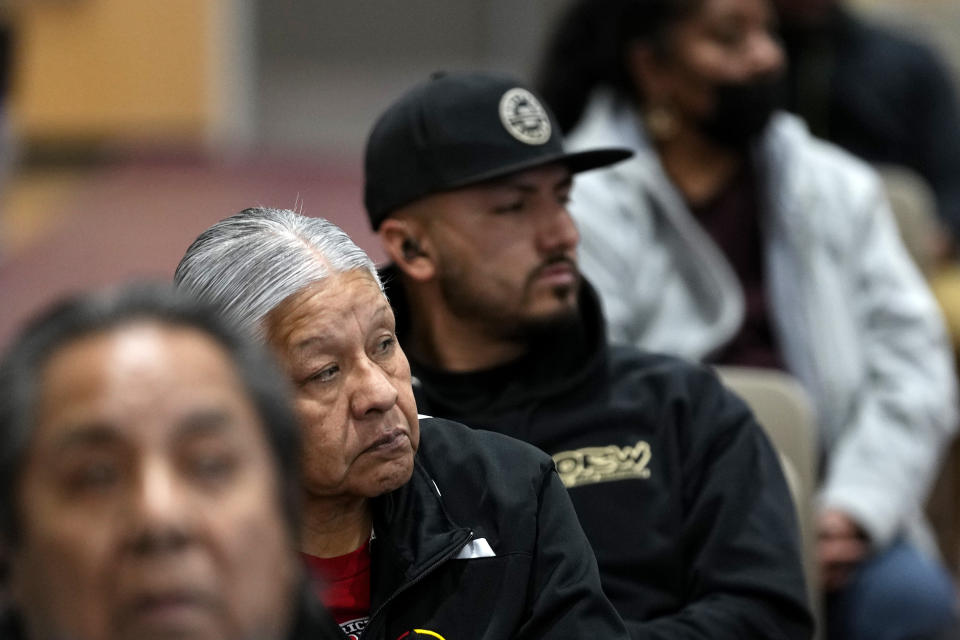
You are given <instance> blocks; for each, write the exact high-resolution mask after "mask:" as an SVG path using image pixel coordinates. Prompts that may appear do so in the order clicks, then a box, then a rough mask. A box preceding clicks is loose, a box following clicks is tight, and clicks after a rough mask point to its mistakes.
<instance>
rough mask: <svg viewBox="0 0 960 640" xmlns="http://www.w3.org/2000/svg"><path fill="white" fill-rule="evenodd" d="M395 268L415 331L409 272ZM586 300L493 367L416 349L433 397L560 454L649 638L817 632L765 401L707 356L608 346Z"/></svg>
mask: <svg viewBox="0 0 960 640" xmlns="http://www.w3.org/2000/svg"><path fill="white" fill-rule="evenodd" d="M385 275H386V277H385V281H386V282H387V283H388V295H389V297H390V299H391V301H392V303H393V305H394V309H395V311H396V313H397V323H398V324H397V326H398V335H399V338H400V342H401V344H403V343H404V339H405V337H406V335H405V334H406V331H407V330H408V327H409V317H408V310H407V308H406V302H405V298H404V296H403V291H402V285H400V284H399V282H398V280H397V278H395V277H393V278H392V277H390V276H391V274H385ZM391 285H392V286H391ZM581 309H582V311H583V312H582V313H581V316H582V322H581V323H580V324H579V325H577V326H576V327H568V328H566V329H563V330H560V331H558V333H556V334H555V335H552V336H546V337H544V339H543V341H542V342H540V343H537V344H532V345H531V351H530V353H529V354H528V355H527V356H525V357H524V358H522V359H521V360H520V361H517V362H513V363H510V364H507V365H504V366H501V367H497V368H495V369H493V370H488V371H480V372H475V373H467V374H450V373H446V372H439V371H436V370H433V369H431V368H429V367H427V366H424V365H423V364H422V363H417V362H416V360H415V359H413V358H411V366H412V367H413V373H414V376H415V378H416V381H415V387H414V388H415V391H416V393H417V402H418V407H419V410H420V411H422V412H425V413H431V414H433V415H438V416H444V417H449V418H451V419H456V420H458V421H461V422H465V423H467V424H470V425H471V426H476V427H482V428H484V429H491V430H496V431H499V432H501V433H504V434H507V435H510V436H513V437H516V438H520V439H522V440H526V441H527V442H530V443H532V444H534V445H536V446H538V447H540V448H541V449H543V450H544V451H546V452H548V453H550V454H551V455H553V457H554V459H555V460H556V463H557V468H558V470H559V472H560V475H561V478H562V479H563V481H564V483H565V484H566V485H567V488H568V489H569V490H570V496H571V498H572V500H573V504H574V507H575V508H576V510H577V513H578V515H579V517H580V522H581V524H582V526H583V529H584V531H585V532H586V534H587V537H588V538H589V540H590V542H591V543H592V545H593V548H594V550H595V552H596V556H597V560H598V563H599V567H600V575H601V579H602V581H603V586H604V590H605V592H606V594H607V596H608V597H609V598H610V600H611V601H612V602H613V604H614V606H615V607H616V608H617V610H618V611H619V612H620V614H621V616H622V617H623V618H624V620H625V621H626V623H627V627H628V629H629V630H630V633H631V636H632V637H633V638H671V639H681V638H711V639H713V640H719V639H726V638H730V639H731V640H732V639H734V638H737V639H740V638H751V639H756V638H777V639H780V638H783V639H787V638H790V639H800V638H809V637H810V636H811V635H812V629H813V622H812V619H811V616H810V614H809V610H808V606H807V599H806V595H805V587H804V578H803V570H802V565H801V559H800V557H801V556H800V551H799V534H798V529H797V523H796V514H795V512H794V507H793V504H792V501H791V498H790V493H789V490H788V488H787V485H786V483H785V481H784V478H783V475H782V472H781V469H780V466H779V462H778V460H777V457H776V454H775V452H774V451H773V449H772V448H771V446H770V444H769V442H768V440H767V438H766V436H765V435H764V434H763V432H762V430H761V428H760V427H759V425H758V424H757V423H756V421H755V420H754V419H753V417H752V414H751V413H750V411H749V410H748V409H747V407H746V406H745V405H744V403H743V402H742V401H741V400H740V399H739V398H737V397H736V396H735V395H733V394H732V393H730V392H729V391H727V390H726V389H725V388H724V387H723V385H722V384H721V383H720V382H719V381H718V379H717V377H716V376H715V375H714V373H713V372H712V371H711V370H709V369H707V368H705V367H702V366H699V365H694V364H688V363H685V362H683V361H680V360H678V359H675V358H672V357H667V356H660V355H653V354H648V353H643V352H640V351H638V350H636V349H634V348H632V347H608V346H607V344H606V338H605V334H604V331H603V328H602V327H603V319H602V316H601V314H600V310H599V304H598V302H597V299H596V296H595V294H594V293H593V291H592V289H590V288H589V287H588V286H585V287H584V292H583V295H582V296H581ZM409 355H410V354H409V353H408V356H409Z"/></svg>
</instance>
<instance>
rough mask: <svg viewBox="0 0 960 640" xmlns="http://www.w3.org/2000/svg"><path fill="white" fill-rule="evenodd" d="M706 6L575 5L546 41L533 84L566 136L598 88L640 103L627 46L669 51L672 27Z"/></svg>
mask: <svg viewBox="0 0 960 640" xmlns="http://www.w3.org/2000/svg"><path fill="white" fill-rule="evenodd" d="M702 1H703V0H574V2H573V3H572V4H571V5H570V6H569V7H568V8H567V10H566V12H565V13H564V14H562V15H561V17H560V20H559V21H558V22H557V26H556V28H555V29H554V31H553V34H552V36H551V37H550V38H549V40H548V42H547V47H546V49H545V50H544V55H543V57H542V59H541V61H540V65H539V70H538V72H537V79H536V83H535V84H536V86H537V89H538V90H539V93H540V95H541V96H543V98H544V100H545V101H546V103H547V104H548V105H550V108H551V109H552V110H553V112H554V115H555V116H556V118H557V121H558V122H559V123H560V128H561V129H562V130H563V131H564V133H566V132H569V131H570V129H572V128H573V127H574V126H575V125H576V124H577V122H578V121H579V120H580V117H581V116H582V115H583V109H584V107H585V106H586V104H587V99H588V98H589V97H590V93H591V92H592V91H593V90H594V89H596V88H597V87H601V86H602V87H607V88H609V89H611V90H613V91H614V92H616V93H617V94H619V95H620V96H621V97H622V98H625V99H627V100H631V101H637V100H639V99H640V93H639V90H638V89H637V87H635V86H634V84H633V81H632V79H631V77H630V72H629V70H628V68H627V56H626V54H627V47H628V46H629V45H630V44H631V43H634V42H637V41H641V42H648V43H650V44H652V45H654V46H655V47H658V48H659V50H661V51H664V52H666V51H667V46H668V44H667V41H668V36H669V32H670V30H671V28H672V27H674V26H675V25H676V24H677V22H679V21H680V20H682V19H684V18H686V17H687V16H689V15H690V14H691V13H692V12H693V11H694V10H695V9H697V8H698V7H699V6H700V3H701V2H702Z"/></svg>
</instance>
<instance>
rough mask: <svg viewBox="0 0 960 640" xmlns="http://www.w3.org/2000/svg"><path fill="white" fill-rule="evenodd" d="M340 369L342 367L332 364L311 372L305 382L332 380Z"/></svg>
mask: <svg viewBox="0 0 960 640" xmlns="http://www.w3.org/2000/svg"><path fill="white" fill-rule="evenodd" d="M339 371H340V367H338V366H336V365H331V366H329V367H325V368H323V369H321V370H320V371H317V372H316V373H313V374H311V375H310V376H309V377H307V379H306V380H305V381H304V382H330V381H331V380H333V378H334V377H335V376H336V375H337V373H338V372H339Z"/></svg>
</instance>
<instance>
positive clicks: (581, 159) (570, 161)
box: [448, 148, 633, 189]
mask: <svg viewBox="0 0 960 640" xmlns="http://www.w3.org/2000/svg"><path fill="white" fill-rule="evenodd" d="M632 155H633V151H631V150H629V149H623V148H604V149H589V150H587V151H574V152H572V153H555V154H552V155H544V156H539V157H537V158H529V159H527V160H524V161H522V162H517V163H514V164H510V165H506V166H502V167H497V168H496V169H493V170H491V171H485V172H483V173H479V174H477V175H472V176H468V177H466V178H463V179H461V180H458V181H457V182H456V183H454V184H451V185H449V187H448V189H459V188H461V187H467V186H470V185H473V184H477V183H479V182H486V181H488V180H496V179H497V178H502V177H504V176H508V175H510V174H511V173H517V172H518V171H526V170H527V169H535V168H537V167H542V166H544V165H548V164H562V165H565V166H566V167H567V168H568V169H570V172H571V173H580V172H581V171H589V170H590V169H599V168H600V167H606V166H608V165H611V164H615V163H617V162H620V161H621V160H626V159H627V158H629V157H630V156H632Z"/></svg>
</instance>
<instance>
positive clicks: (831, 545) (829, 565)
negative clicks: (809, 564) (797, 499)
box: [817, 509, 870, 592]
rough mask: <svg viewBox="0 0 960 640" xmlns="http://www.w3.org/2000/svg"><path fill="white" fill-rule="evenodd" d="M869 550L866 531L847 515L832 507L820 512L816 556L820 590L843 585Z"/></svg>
mask: <svg viewBox="0 0 960 640" xmlns="http://www.w3.org/2000/svg"><path fill="white" fill-rule="evenodd" d="M869 551H870V541H869V540H868V538H867V534H866V533H865V532H864V531H863V529H861V528H860V526H859V525H858V524H857V523H856V522H854V521H853V520H852V519H851V518H850V516H848V515H847V514H845V513H844V512H842V511H838V510H836V509H826V510H824V511H823V513H821V514H820V518H819V522H818V532H817V556H818V560H819V562H820V581H821V586H822V588H823V590H824V591H828V592H829V591H835V590H837V589H839V588H841V587H843V586H844V585H845V584H846V583H847V581H848V580H849V579H850V576H851V574H852V573H853V571H854V570H855V569H856V568H857V566H859V564H860V563H861V562H863V559H864V558H865V557H866V556H867V553H869Z"/></svg>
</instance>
